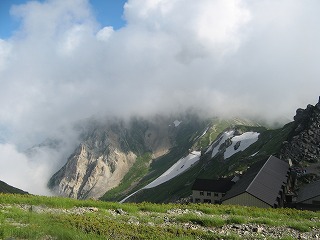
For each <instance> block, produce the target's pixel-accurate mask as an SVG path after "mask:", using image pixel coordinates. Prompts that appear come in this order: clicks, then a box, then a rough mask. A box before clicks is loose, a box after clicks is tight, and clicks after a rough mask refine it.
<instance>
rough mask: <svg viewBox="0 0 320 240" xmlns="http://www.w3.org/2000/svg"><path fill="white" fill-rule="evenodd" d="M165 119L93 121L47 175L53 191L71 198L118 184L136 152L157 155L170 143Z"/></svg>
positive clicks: (98, 194)
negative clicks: (72, 149) (61, 162)
mask: <svg viewBox="0 0 320 240" xmlns="http://www.w3.org/2000/svg"><path fill="white" fill-rule="evenodd" d="M170 128H172V127H170V126H169V123H168V119H162V118H158V119H154V122H153V123H151V122H148V121H145V120H142V119H132V120H131V121H130V122H129V123H126V124H125V123H124V122H121V121H118V122H117V123H112V124H100V123H97V122H94V123H93V124H91V125H90V126H89V127H88V128H87V129H85V131H84V133H83V134H82V139H83V141H82V143H81V144H80V145H79V146H78V147H77V149H76V150H75V152H74V153H73V154H72V155H71V156H70V157H69V158H68V161H67V163H66V164H65V165H64V166H63V167H62V168H61V169H60V170H59V171H58V172H57V173H56V174H55V175H54V176H53V177H52V178H51V179H50V181H49V184H48V185H49V187H50V188H51V189H52V190H53V191H54V192H55V193H57V194H59V195H62V196H67V197H72V198H78V199H85V198H99V197H101V196H102V195H103V194H104V193H106V192H107V191H108V190H110V189H111V188H114V187H116V186H118V185H119V183H120V182H121V180H122V179H123V177H124V176H125V174H126V173H127V172H128V171H129V169H130V168H131V167H132V165H133V164H134V163H135V161H136V158H137V155H139V154H143V153H144V152H151V153H152V154H153V157H154V158H156V157H159V156H161V155H163V154H165V153H167V152H168V150H169V149H170V148H171V147H172V146H173V144H174V141H173V137H172V136H173V135H174V131H173V129H170Z"/></svg>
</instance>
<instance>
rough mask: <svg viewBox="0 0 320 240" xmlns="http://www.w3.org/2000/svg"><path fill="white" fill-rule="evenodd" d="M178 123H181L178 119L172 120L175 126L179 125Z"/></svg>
mask: <svg viewBox="0 0 320 240" xmlns="http://www.w3.org/2000/svg"><path fill="white" fill-rule="evenodd" d="M180 123H182V122H181V121H179V120H175V121H174V122H173V124H174V126H175V127H178V126H179V125H180Z"/></svg>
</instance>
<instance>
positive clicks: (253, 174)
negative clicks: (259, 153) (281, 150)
mask: <svg viewBox="0 0 320 240" xmlns="http://www.w3.org/2000/svg"><path fill="white" fill-rule="evenodd" d="M252 167H253V169H251V167H250V169H249V170H248V171H247V172H246V173H245V174H244V175H243V177H242V178H241V179H240V180H239V181H238V182H237V184H235V185H234V187H233V188H232V189H231V190H230V191H229V192H227V194H226V196H225V197H224V198H223V199H222V200H223V201H224V200H227V199H229V198H232V197H235V196H237V195H239V194H242V193H244V192H248V193H250V194H251V195H253V196H255V197H256V198H258V199H260V200H261V201H263V202H265V203H267V204H269V205H270V206H273V205H274V203H275V202H276V200H277V197H278V194H279V191H280V190H281V187H282V185H284V183H285V182H286V181H287V180H286V179H287V173H288V170H289V164H288V163H287V162H285V161H282V160H280V159H278V158H276V157H273V156H270V157H269V158H268V159H267V160H266V161H261V162H258V163H257V164H256V165H255V166H252ZM259 167H260V169H259Z"/></svg>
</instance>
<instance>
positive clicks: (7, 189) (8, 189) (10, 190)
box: [0, 181, 28, 194]
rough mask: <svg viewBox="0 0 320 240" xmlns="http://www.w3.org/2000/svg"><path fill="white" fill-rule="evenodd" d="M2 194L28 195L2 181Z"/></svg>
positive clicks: (0, 184)
mask: <svg viewBox="0 0 320 240" xmlns="http://www.w3.org/2000/svg"><path fill="white" fill-rule="evenodd" d="M0 193H18V194H28V193H27V192H25V191H22V190H21V189H19V188H15V187H12V186H10V185H8V184H7V183H5V182H3V181H0Z"/></svg>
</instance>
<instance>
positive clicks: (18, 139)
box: [0, 0, 320, 193]
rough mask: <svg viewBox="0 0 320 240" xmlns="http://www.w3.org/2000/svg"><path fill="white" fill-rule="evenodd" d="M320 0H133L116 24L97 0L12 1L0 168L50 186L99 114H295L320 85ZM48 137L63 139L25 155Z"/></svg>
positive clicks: (2, 67) (2, 48)
mask: <svg viewBox="0 0 320 240" xmlns="http://www.w3.org/2000/svg"><path fill="white" fill-rule="evenodd" d="M319 5H320V3H319V1H316V0H310V1H308V2H307V3H306V2H301V1H299V0H294V1H290V2H288V1H276V0H272V1H257V2H256V1H249V0H231V1H224V0H214V1H212V0H199V1H191V0H183V1H166V0H159V1H147V0H129V1H127V3H126V4H125V5H124V9H123V18H124V19H125V21H126V25H125V26H123V27H122V28H120V29H117V30H115V29H114V28H113V27H112V26H102V25H101V24H99V22H98V21H97V19H96V17H95V14H94V11H93V10H92V8H91V5H90V1H89V0H73V1H63V0H45V1H41V2H38V1H30V2H27V3H26V4H21V5H16V6H14V7H12V9H11V14H12V16H13V17H14V18H16V19H17V22H18V23H19V28H18V29H17V30H16V31H15V33H14V34H13V35H12V36H11V37H10V38H7V39H0V79H1V88H0V176H1V177H0V179H2V180H4V181H6V182H8V183H9V184H11V185H14V186H17V187H19V188H22V189H24V190H26V191H29V192H32V190H34V189H37V191H39V193H47V189H46V186H45V184H44V183H43V182H44V181H39V179H48V176H50V175H51V174H53V173H54V172H56V171H57V170H58V169H59V168H60V167H61V166H63V164H65V162H66V159H67V158H68V157H69V156H70V154H71V153H72V152H73V150H74V147H75V146H78V144H79V143H80V140H81V139H79V134H80V132H79V131H78V130H77V129H75V128H74V126H75V125H76V124H77V123H78V122H79V121H82V120H83V119H87V118H90V117H92V116H93V117H94V118H97V119H102V120H103V121H104V119H105V118H107V119H109V118H112V117H118V118H120V119H130V117H131V116H139V117H143V118H150V117H152V116H154V115H156V114H160V115H170V114H177V113H178V114H180V113H184V112H186V111H189V109H193V110H194V109H195V110H196V111H198V112H199V114H200V115H201V116H205V117H212V116H219V117H222V118H232V117H234V116H239V117H242V118H249V119H259V120H263V121H265V122H266V123H274V122H278V121H280V122H281V124H282V123H283V122H289V121H290V120H291V119H292V118H293V115H294V112H295V110H296V109H297V108H299V107H304V106H306V105H307V104H308V103H313V102H314V99H315V98H316V97H317V96H318V95H319V93H318V89H319V87H320V82H319V76H320V69H319V67H318V65H317V63H318V62H319V60H320V59H319V58H320V47H319V44H318V43H319V42H320V41H319V40H320V30H319V28H318V22H319V21H320V19H319V18H320V15H319V14H318V11H317V9H319V7H320V6H319ZM279 119H280V120H279ZM46 139H58V140H59V141H61V142H62V143H63V144H61V147H60V148H58V149H54V148H50V147H45V148H41V151H40V150H39V151H38V152H37V153H35V154H34V155H33V156H32V157H31V156H25V154H24V152H25V151H26V149H29V148H31V147H33V146H36V145H37V144H39V143H41V142H44V141H45V140H46ZM8 169H10V170H8ZM16 175H18V176H20V177H19V178H16V177H14V176H16ZM25 179H29V180H28V181H25ZM34 186H37V187H34Z"/></svg>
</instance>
